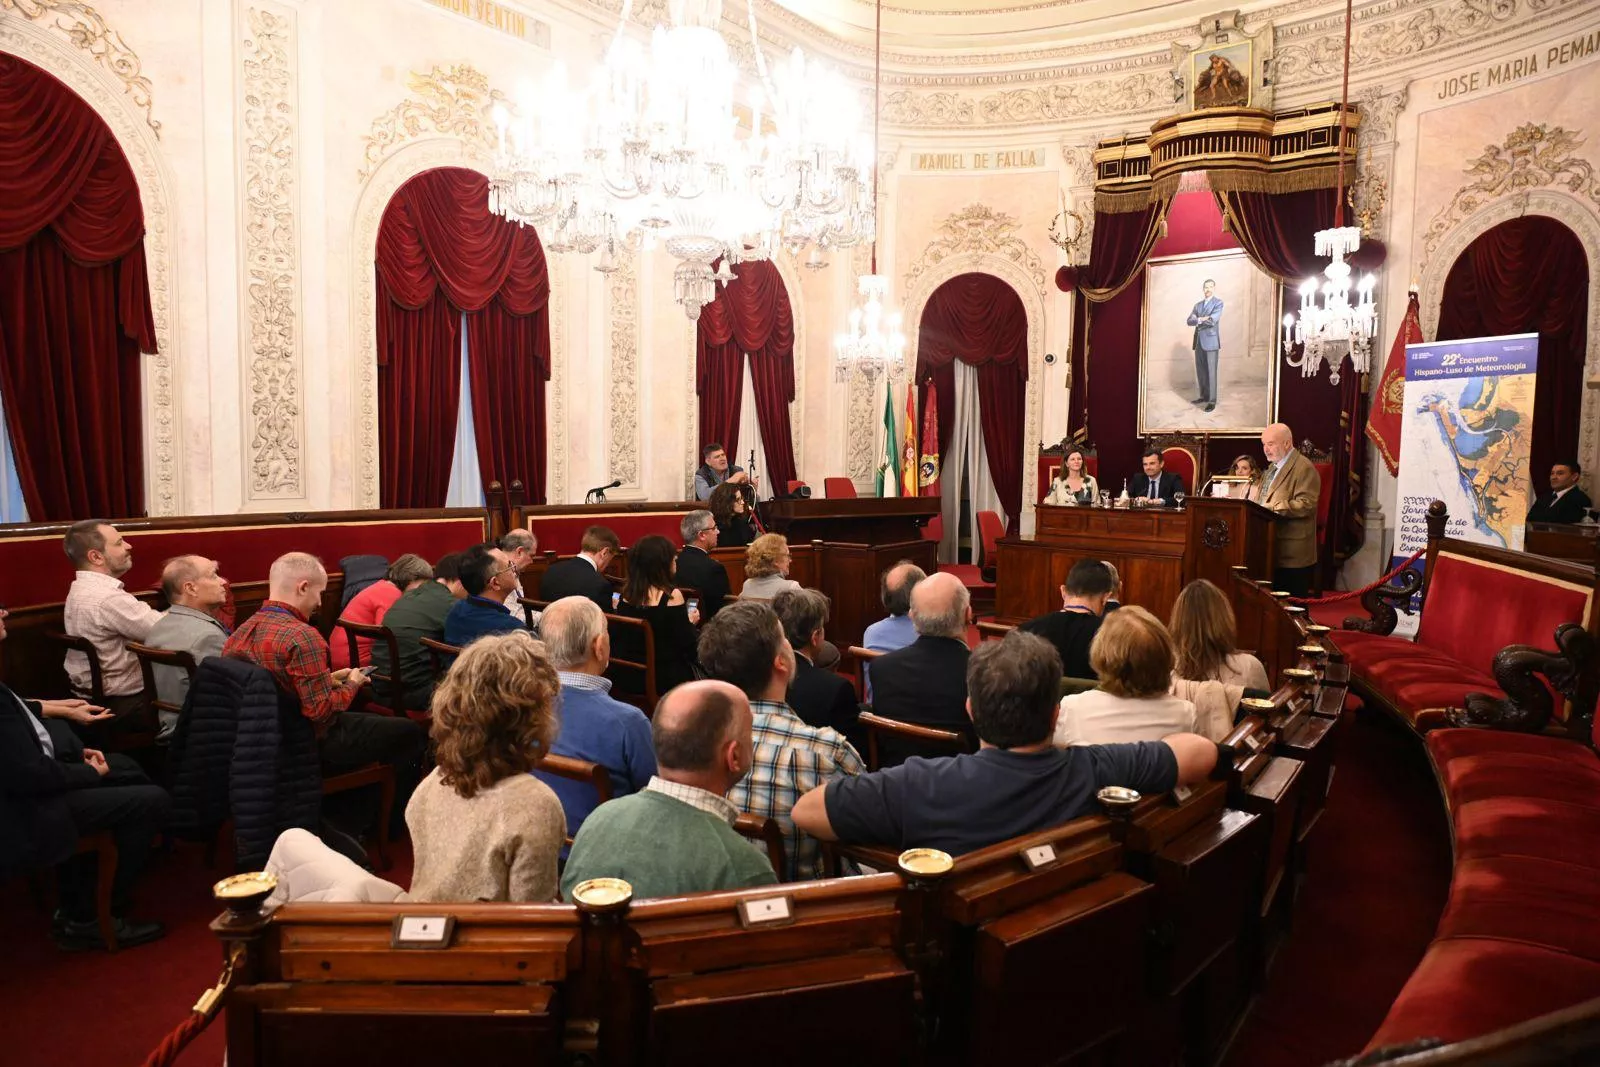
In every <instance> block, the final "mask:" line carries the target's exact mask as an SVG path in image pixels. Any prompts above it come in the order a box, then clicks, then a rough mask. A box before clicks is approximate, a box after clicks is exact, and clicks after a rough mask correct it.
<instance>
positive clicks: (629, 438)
mask: <svg viewBox="0 0 1600 1067" xmlns="http://www.w3.org/2000/svg"><path fill="white" fill-rule="evenodd" d="M609 280H610V283H611V284H610V285H609V286H608V289H607V297H608V299H607V308H606V313H607V322H609V324H610V327H611V372H610V377H611V383H610V398H611V402H610V404H609V405H608V406H607V413H608V415H609V417H610V421H611V427H610V431H611V448H610V468H611V470H610V473H611V477H612V478H615V479H620V480H621V482H622V487H623V488H624V489H639V488H640V487H641V483H640V475H639V470H640V464H639V454H640V452H641V451H642V448H641V445H640V440H639V253H637V252H635V251H634V250H633V249H631V248H629V247H627V246H626V245H624V246H623V247H622V248H621V249H620V250H619V255H618V256H617V269H616V271H615V272H613V273H612V275H611V277H610V279H609Z"/></svg>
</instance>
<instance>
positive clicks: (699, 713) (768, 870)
mask: <svg viewBox="0 0 1600 1067" xmlns="http://www.w3.org/2000/svg"><path fill="white" fill-rule="evenodd" d="M751 722H752V715H751V712H750V701H749V699H748V698H746V697H745V695H744V694H743V693H741V692H740V691H739V690H738V689H736V688H734V687H733V686H731V685H729V684H727V683H726V682H711V681H702V682H689V683H687V684H684V685H680V686H678V687H677V688H675V689H673V690H672V691H671V692H669V693H668V694H667V695H666V696H664V697H662V698H661V703H659V704H658V705H656V712H655V715H654V717H653V718H652V719H651V722H650V736H651V739H652V740H653V741H654V743H655V750H656V768H657V772H656V775H655V776H654V777H652V778H651V779H650V782H649V784H647V785H646V786H645V787H644V789H642V790H640V791H639V792H637V793H634V794H632V795H630V796H625V797H621V798H619V799H617V800H613V801H610V802H608V803H605V804H602V805H600V806H599V807H598V808H596V809H595V810H594V811H593V812H592V813H591V814H590V815H589V817H588V818H587V819H585V820H584V822H583V828H582V829H580V830H579V831H578V836H577V837H576V838H575V839H574V840H573V842H572V853H571V855H570V856H569V857H568V859H567V869H566V873H565V875H564V876H563V877H562V879H561V893H562V895H563V896H564V897H566V898H567V899H568V900H571V899H572V890H573V889H574V887H576V886H577V885H578V883H580V882H584V881H587V880H588V879H590V878H621V879H624V880H625V881H627V882H628V884H630V885H631V886H633V896H634V899H635V900H642V899H645V898H647V897H665V896H678V895H680V894H683V893H701V892H706V891H709V890H713V889H745V888H748V887H751V886H759V885H771V884H772V883H774V882H776V881H777V880H778V877H777V875H776V874H775V873H774V872H773V869H772V864H771V863H770V862H769V861H768V860H767V857H766V855H765V853H763V852H761V851H760V850H759V849H757V848H756V847H755V846H754V845H752V844H751V843H750V842H749V841H747V840H745V838H744V837H742V836H741V835H740V834H739V832H738V831H737V830H735V829H734V828H733V821H734V819H735V818H737V817H738V814H739V809H737V808H735V807H734V806H733V805H732V804H730V803H729V802H728V799H727V796H726V794H727V792H728V790H729V789H731V788H733V786H734V785H735V784H736V783H738V781H739V780H740V779H742V778H743V777H744V776H745V775H746V774H748V773H749V772H750V763H751V759H752V758H753V752H752V749H753V743H752V741H751Z"/></svg>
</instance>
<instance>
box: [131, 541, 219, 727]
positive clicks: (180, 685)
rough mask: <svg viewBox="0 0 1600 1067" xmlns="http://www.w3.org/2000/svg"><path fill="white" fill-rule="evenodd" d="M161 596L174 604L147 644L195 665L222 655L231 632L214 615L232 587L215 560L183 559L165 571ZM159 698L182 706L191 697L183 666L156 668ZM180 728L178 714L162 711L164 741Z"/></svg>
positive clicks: (179, 558)
mask: <svg viewBox="0 0 1600 1067" xmlns="http://www.w3.org/2000/svg"><path fill="white" fill-rule="evenodd" d="M161 592H162V594H163V595H164V596H165V597H166V598H167V603H168V604H169V605H171V606H170V607H169V608H168V609H167V613H166V614H165V615H163V616H161V621H160V622H158V623H156V624H155V627H154V628H153V629H152V630H151V631H150V636H149V637H147V638H146V639H145V644H147V645H149V646H150V647H151V648H164V649H166V650H168V651H169V652H187V653H189V655H190V656H191V657H193V658H194V662H195V664H196V666H198V665H199V663H200V661H201V660H203V659H205V658H206V657H208V656H220V655H222V646H223V644H224V643H225V642H226V641H227V640H228V631H227V630H226V629H225V628H224V627H223V625H222V623H221V622H219V621H218V620H217V617H216V616H215V615H213V614H212V612H214V611H216V610H217V609H218V608H220V607H222V605H223V604H224V603H225V602H226V601H227V599H228V583H227V581H226V580H224V579H223V577H222V574H221V573H220V567H219V564H218V563H217V561H216V560H214V559H207V558H206V557H204V556H178V557H176V558H174V559H169V560H167V562H166V564H165V565H164V566H163V567H162V568H161ZM155 676H156V695H157V696H158V697H160V698H161V700H162V702H163V703H167V704H176V705H177V706H179V707H182V706H183V701H184V698H185V697H187V696H188V695H189V672H188V671H186V670H184V669H182V668H181V667H156V668H155ZM177 725H178V713H177V712H175V711H163V712H161V728H160V734H159V736H161V737H166V736H168V735H169V734H171V733H172V731H173V730H174V729H175V728H176V727H177Z"/></svg>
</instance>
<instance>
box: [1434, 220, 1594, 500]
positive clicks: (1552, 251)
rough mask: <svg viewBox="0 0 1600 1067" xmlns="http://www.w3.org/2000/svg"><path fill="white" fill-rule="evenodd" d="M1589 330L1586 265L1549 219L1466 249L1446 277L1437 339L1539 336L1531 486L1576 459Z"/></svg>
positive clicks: (1573, 240)
mask: <svg viewBox="0 0 1600 1067" xmlns="http://www.w3.org/2000/svg"><path fill="white" fill-rule="evenodd" d="M1588 324H1589V260H1588V256H1587V255H1586V254H1585V253H1584V249H1583V242H1582V241H1580V240H1578V237H1577V235H1576V234H1574V233H1573V232H1572V231H1571V230H1569V229H1568V228H1567V227H1566V226H1564V225H1562V224H1561V223H1559V222H1557V221H1556V220H1555V219H1552V218H1548V217H1546V216H1544V215H1524V216H1523V217H1522V218H1518V219H1511V220H1510V221H1507V222H1502V223H1501V224H1500V225H1498V226H1496V227H1494V228H1493V229H1491V230H1489V231H1488V232H1486V233H1484V234H1481V235H1480V236H1479V237H1478V238H1477V240H1475V241H1473V242H1472V243H1471V244H1470V245H1468V246H1467V249H1466V251H1464V252H1462V253H1461V255H1460V256H1458V257H1457V258H1456V261H1455V263H1454V264H1453V265H1452V266H1451V268H1450V273H1449V274H1448V275H1447V276H1446V277H1445V282H1444V302H1443V305H1442V306H1441V307H1440V309H1439V334H1438V337H1437V340H1440V341H1454V340H1459V339H1461V338H1465V337H1496V336H1502V335H1504V334H1513V333H1538V335H1539V373H1538V377H1537V378H1536V379H1535V385H1534V393H1533V447H1532V452H1533V456H1532V462H1533V480H1534V486H1535V488H1536V489H1537V491H1538V492H1540V493H1543V492H1545V491H1546V489H1547V487H1548V483H1547V481H1546V479H1547V478H1548V477H1549V475H1550V465H1551V464H1552V463H1557V462H1561V461H1562V460H1571V459H1576V458H1578V426H1579V422H1580V421H1581V416H1582V409H1583V363H1584V356H1585V344H1586V338H1587V337H1588Z"/></svg>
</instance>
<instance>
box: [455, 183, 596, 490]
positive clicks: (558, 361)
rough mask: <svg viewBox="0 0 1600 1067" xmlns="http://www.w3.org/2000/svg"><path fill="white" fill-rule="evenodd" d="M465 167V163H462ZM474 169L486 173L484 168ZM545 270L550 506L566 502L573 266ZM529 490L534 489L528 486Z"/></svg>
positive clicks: (562, 259) (560, 262)
mask: <svg viewBox="0 0 1600 1067" xmlns="http://www.w3.org/2000/svg"><path fill="white" fill-rule="evenodd" d="M462 165H463V166H465V165H466V164H462ZM473 169H474V170H476V171H479V172H480V173H482V172H483V168H482V167H481V166H474V167H473ZM545 262H546V264H549V265H548V266H547V267H546V268H545V269H546V270H548V271H549V272H550V398H549V410H548V411H547V412H546V413H545V423H544V424H545V427H546V431H545V442H546V443H545V470H544V475H545V481H546V483H548V484H546V486H545V493H544V498H545V501H546V502H547V503H550V504H565V503H567V433H568V431H567V360H568V358H569V357H570V356H571V353H570V352H568V351H567V287H568V285H569V284H570V279H569V277H568V274H567V272H568V271H569V270H570V269H571V267H572V260H571V258H570V257H568V256H557V257H556V262H555V263H554V264H550V260H549V256H548V254H547V255H546V258H545ZM528 488H529V491H530V492H531V491H532V487H531V486H529V487H528Z"/></svg>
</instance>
